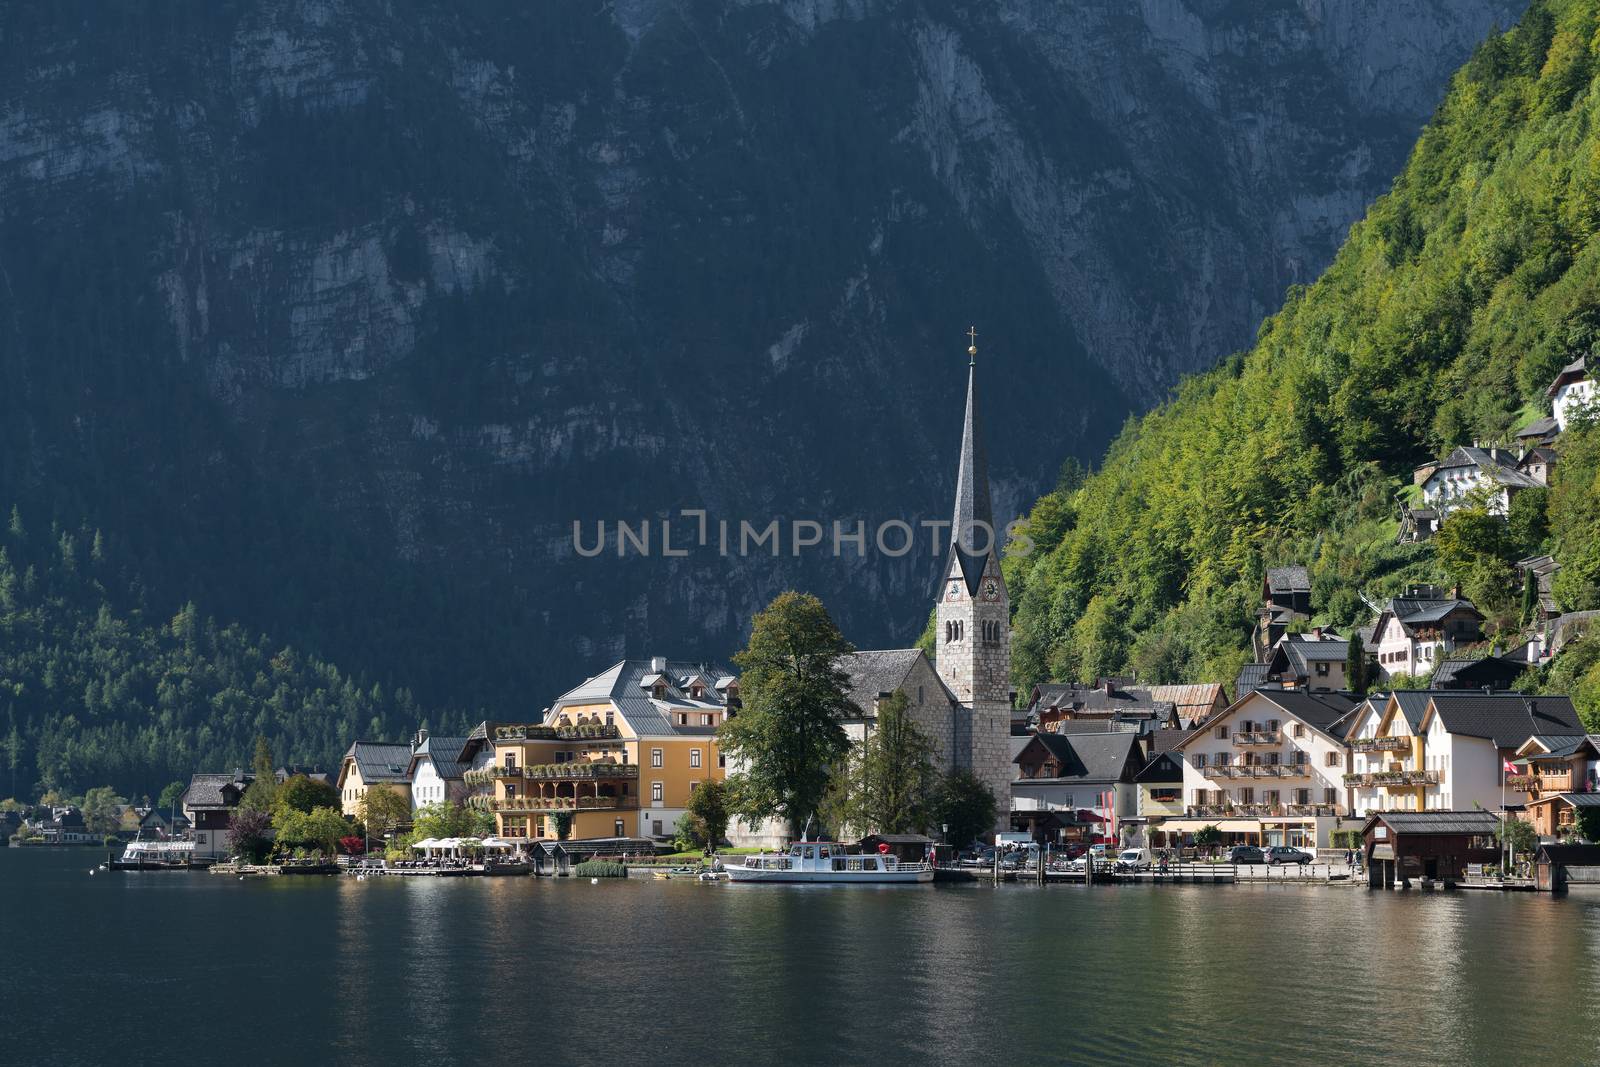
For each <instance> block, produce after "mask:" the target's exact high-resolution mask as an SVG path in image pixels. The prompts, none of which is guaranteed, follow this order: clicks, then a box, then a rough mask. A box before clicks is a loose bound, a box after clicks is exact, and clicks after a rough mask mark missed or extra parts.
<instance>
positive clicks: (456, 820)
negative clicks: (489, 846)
mask: <svg viewBox="0 0 1600 1067" xmlns="http://www.w3.org/2000/svg"><path fill="white" fill-rule="evenodd" d="M493 832H494V816H493V815H490V814H489V813H488V812H486V811H479V810H478V809H477V808H470V807H468V806H467V805H465V804H463V803H461V802H460V801H457V800H436V801H434V802H433V803H431V804H424V805H423V806H422V807H420V808H418V809H417V810H416V811H414V812H412V813H411V839H412V840H413V841H422V840H425V839H427V838H430V837H433V838H444V837H488V836H489V835H490V834H492V833H493Z"/></svg>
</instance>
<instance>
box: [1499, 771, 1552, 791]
mask: <svg viewBox="0 0 1600 1067" xmlns="http://www.w3.org/2000/svg"><path fill="white" fill-rule="evenodd" d="M1555 781H1557V779H1554V778H1540V777H1539V776H1538V775H1537V774H1508V775H1506V788H1507V789H1520V790H1521V791H1523V792H1524V793H1525V792H1527V791H1528V790H1530V789H1550V788H1552V785H1550V784H1547V783H1553V782H1555Z"/></svg>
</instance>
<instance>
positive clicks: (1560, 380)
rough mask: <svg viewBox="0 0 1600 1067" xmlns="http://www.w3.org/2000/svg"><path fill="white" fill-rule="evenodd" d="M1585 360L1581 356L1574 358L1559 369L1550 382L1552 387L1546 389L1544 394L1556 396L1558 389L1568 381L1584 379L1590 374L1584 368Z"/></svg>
mask: <svg viewBox="0 0 1600 1067" xmlns="http://www.w3.org/2000/svg"><path fill="white" fill-rule="evenodd" d="M1584 362H1585V360H1584V357H1583V356H1579V357H1578V358H1577V359H1575V360H1573V361H1572V362H1571V363H1568V364H1567V365H1566V366H1565V367H1562V368H1561V369H1560V370H1559V371H1557V372H1556V376H1555V378H1554V379H1552V380H1551V382H1550V388H1548V389H1546V390H1545V391H1544V395H1545V396H1548V397H1554V396H1555V395H1556V391H1557V390H1558V389H1560V388H1561V387H1562V386H1563V385H1566V384H1567V383H1568V382H1577V381H1582V380H1583V379H1584V378H1587V377H1588V376H1589V374H1588V371H1587V370H1585V368H1584Z"/></svg>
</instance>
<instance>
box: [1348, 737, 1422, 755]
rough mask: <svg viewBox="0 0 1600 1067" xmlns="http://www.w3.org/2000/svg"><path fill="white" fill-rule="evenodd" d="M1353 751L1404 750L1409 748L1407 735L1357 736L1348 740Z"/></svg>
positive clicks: (1409, 740) (1409, 743)
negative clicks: (1352, 739) (1350, 740)
mask: <svg viewBox="0 0 1600 1067" xmlns="http://www.w3.org/2000/svg"><path fill="white" fill-rule="evenodd" d="M1350 748H1351V750H1352V751H1355V752H1406V751H1408V750H1409V749H1410V748H1411V739H1410V738H1409V737H1358V738H1356V739H1355V740H1354V741H1352V742H1350Z"/></svg>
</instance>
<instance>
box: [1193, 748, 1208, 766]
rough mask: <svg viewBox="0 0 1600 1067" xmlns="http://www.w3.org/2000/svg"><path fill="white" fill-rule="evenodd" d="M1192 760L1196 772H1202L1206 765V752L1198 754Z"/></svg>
mask: <svg viewBox="0 0 1600 1067" xmlns="http://www.w3.org/2000/svg"><path fill="white" fill-rule="evenodd" d="M1191 759H1192V761H1193V763H1194V767H1195V769H1196V770H1200V769H1201V768H1203V767H1204V766H1205V765H1206V754H1205V753H1204V752H1196V753H1195V754H1194V756H1193V757H1191Z"/></svg>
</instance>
